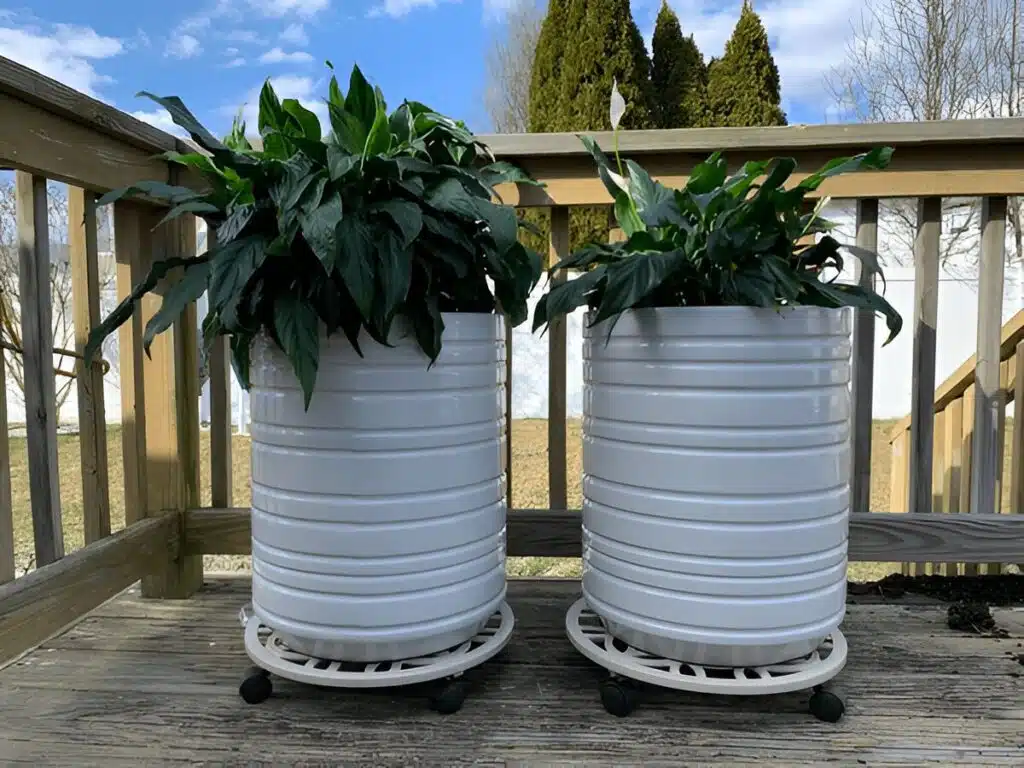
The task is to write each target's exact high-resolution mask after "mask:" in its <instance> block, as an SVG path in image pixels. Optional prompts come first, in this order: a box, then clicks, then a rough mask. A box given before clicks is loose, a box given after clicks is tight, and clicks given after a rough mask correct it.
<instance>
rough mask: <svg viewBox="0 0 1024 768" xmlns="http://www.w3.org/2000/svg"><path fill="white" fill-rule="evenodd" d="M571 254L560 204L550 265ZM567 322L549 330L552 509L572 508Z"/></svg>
mask: <svg viewBox="0 0 1024 768" xmlns="http://www.w3.org/2000/svg"><path fill="white" fill-rule="evenodd" d="M568 254H569V209H568V208H567V207H566V206H563V205H558V206H555V207H554V208H552V209H551V243H550V249H549V255H548V258H549V262H550V264H552V265H553V264H555V263H556V262H558V261H559V260H561V259H563V258H565V257H566V256H567V255H568ZM552 282H553V283H554V284H556V285H557V284H559V283H563V282H565V272H564V271H560V272H559V273H557V274H556V275H554V277H553V279H552ZM565 344H566V319H565V318H564V317H560V318H558V319H556V320H553V321H552V322H551V325H550V326H549V328H548V506H549V507H550V508H551V509H565V508H566V507H567V506H568V483H567V468H566V456H567V453H568V452H567V450H566V434H565V426H566V425H565V419H566V393H565V386H566V372H565V363H566V347H565Z"/></svg>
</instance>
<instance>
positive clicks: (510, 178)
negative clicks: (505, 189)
mask: <svg viewBox="0 0 1024 768" xmlns="http://www.w3.org/2000/svg"><path fill="white" fill-rule="evenodd" d="M480 175H481V177H482V178H483V180H484V182H485V183H487V184H489V185H490V186H492V187H493V186H496V185H497V184H529V185H530V186H533V187H544V186H547V185H546V184H544V182H542V181H537V180H536V179H535V178H533V177H532V176H531V175H530V174H528V173H527V172H526V171H524V170H523V169H522V168H519V167H518V166H515V165H513V164H512V163H508V162H505V161H504V160H501V161H499V162H496V163H491V164H490V165H488V166H486V167H484V168H482V169H481V170H480Z"/></svg>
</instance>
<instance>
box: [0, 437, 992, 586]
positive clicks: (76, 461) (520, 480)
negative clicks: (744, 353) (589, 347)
mask: <svg viewBox="0 0 1024 768" xmlns="http://www.w3.org/2000/svg"><path fill="white" fill-rule="evenodd" d="M891 426H892V422H890V421H878V422H875V428H874V435H873V444H872V455H871V466H872V477H871V507H872V509H873V510H876V511H887V510H888V507H889V464H890V462H889V440H888V433H889V429H890V428H891ZM546 430H547V422H546V421H544V420H540V419H526V420H517V421H514V422H513V423H512V475H513V498H512V501H513V505H514V506H515V507H519V508H524V507H525V508H531V507H532V508H537V507H540V508H543V507H547V506H548V494H547V484H548V471H547V431H546ZM1006 431H1007V438H1008V439H1009V435H1010V434H1012V432H1011V428H1010V426H1009V424H1008V425H1007V430H1006ZM107 440H108V449H109V466H110V497H111V520H112V527H113V528H114V530H118V529H120V528H123V527H124V476H123V470H122V467H123V464H122V456H121V430H120V428H119V427H113V428H111V429H110V431H109V432H108V435H107ZM10 442H11V464H12V466H11V480H12V488H13V502H14V527H15V532H14V535H15V547H16V553H17V565H18V567H19V569H24V568H25V567H27V566H29V565H30V564H31V562H32V552H33V546H32V517H31V511H30V507H29V497H28V489H29V482H28V470H27V455H26V441H25V439H24V438H17V437H12V438H11V439H10ZM58 443H59V455H58V463H59V467H60V492H61V504H62V514H63V520H64V540H65V548H66V550H67V551H68V552H70V551H72V550H75V549H78V548H79V547H81V546H82V487H81V475H80V466H81V457H80V453H79V450H80V449H79V442H78V438H77V436H73V435H71V436H60V437H59V438H58ZM567 445H568V456H567V457H566V460H567V462H568V473H569V505H570V507H572V508H576V509H578V508H579V507H580V505H581V503H582V501H581V491H580V474H581V472H582V456H581V448H582V436H581V428H580V422H579V421H578V420H573V421H570V422H569V426H568V440H567ZM201 447H202V494H203V504H209V503H210V482H209V477H210V441H209V433H208V432H204V433H203V436H202V443H201ZM233 451H234V453H233V459H234V461H233V475H234V504H235V505H236V506H247V505H248V504H249V501H250V492H249V439H248V438H246V437H241V436H239V435H236V436H235V437H234V441H233ZM1006 453H1007V463H1008V462H1009V450H1007V452H1006ZM1007 477H1009V475H1008V474H1007ZM1008 485H1009V483H1004V487H1003V494H1004V498H1006V497H1008V494H1009V488H1008ZM206 565H207V568H208V569H211V570H238V569H243V568H247V567H248V558H246V557H237V556H211V557H208V558H207V563H206ZM898 567H899V566H898V564H893V563H855V564H852V565H851V566H850V576H851V578H854V579H857V580H867V579H875V578H880V577H882V576H885V575H886V574H888V573H891V572H893V571H894V570H898ZM509 571H510V573H512V574H515V575H521V576H534V575H548V576H578V575H579V572H580V563H579V559H578V558H510V560H509Z"/></svg>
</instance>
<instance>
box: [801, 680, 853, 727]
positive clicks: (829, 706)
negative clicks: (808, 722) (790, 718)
mask: <svg viewBox="0 0 1024 768" xmlns="http://www.w3.org/2000/svg"><path fill="white" fill-rule="evenodd" d="M809 709H810V711H811V714H812V715H814V716H815V717H816V718H818V719H819V720H821V721H823V722H826V723H838V722H839V721H840V720H841V719H842V717H843V713H844V712H846V705H845V704H843V700H842V699H840V698H839V697H838V696H836V695H835V694H834V693H832V692H831V691H826V690H825V689H824V688H822V687H821V686H820V685H818V686H815V688H814V693H812V694H811V701H810V705H809Z"/></svg>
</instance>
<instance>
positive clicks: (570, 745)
mask: <svg viewBox="0 0 1024 768" xmlns="http://www.w3.org/2000/svg"><path fill="white" fill-rule="evenodd" d="M249 585H250V582H249V579H248V577H237V576H236V577H213V578H208V579H207V584H206V587H205V589H204V591H203V592H202V593H200V594H199V595H198V596H196V597H195V598H194V599H192V600H187V601H157V600H142V599H141V598H140V597H139V593H138V588H137V587H133V588H132V589H130V590H128V591H126V592H125V593H123V594H122V595H120V596H119V597H117V598H115V599H113V600H112V601H110V602H108V603H107V604H105V605H103V606H101V607H100V608H99V609H97V610H96V611H94V612H93V613H92V614H90V615H89V616H87V617H86V618H85V619H83V620H82V621H80V622H79V623H77V624H76V625H74V626H73V627H71V628H70V629H68V630H66V631H65V632H63V633H62V634H61V635H59V636H57V637H55V638H53V639H52V640H50V641H49V642H47V643H45V644H43V645H42V646H41V647H40V648H38V649H37V650H35V651H33V652H32V653H31V654H29V655H27V656H25V657H24V658H22V659H21V660H20V661H17V662H15V663H14V664H12V665H10V666H8V667H7V668H6V669H4V670H2V671H0V690H2V691H3V694H2V696H0V762H2V763H3V764H4V765H9V764H13V763H18V762H26V763H30V764H33V765H44V764H46V765H74V766H86V765H103V766H111V765H120V764H128V763H131V764H135V765H153V764H159V763H165V762H166V763H173V764H178V765H180V764H183V763H188V762H192V763H212V764H225V763H226V764H232V765H237V764H249V763H251V762H264V763H267V762H269V763H274V764H288V765H292V764H297V763H306V764H308V763H314V764H318V765H344V766H350V765H365V764H372V765H400V766H407V765H414V764H420V765H443V766H455V765H467V764H475V765H494V764H498V765H507V764H525V765H537V764H541V763H543V764H550V763H553V762H558V763H563V764H564V763H576V764H586V765H595V764H619V765H621V764H624V763H628V764H638V763H642V764H644V765H654V764H659V763H661V764H665V765H673V766H678V765H695V764H701V765H706V764H714V765H742V764H753V763H760V764H765V763H768V764H774V765H785V766H801V765H821V764H823V763H826V762H828V763H830V764H831V763H836V764H840V765H847V764H848V765H881V764H885V765H893V764H899V765H922V764H927V763H938V764H944V765H950V764H954V765H971V766H980V765H1007V766H1009V765H1017V766H1019V765H1022V764H1024V679H1022V673H1024V666H1022V663H1024V661H1022V659H1024V647H1022V643H1024V610H1019V609H1017V610H1015V609H997V610H994V611H993V613H994V615H995V617H996V620H997V622H998V624H999V625H1000V626H1001V627H1002V628H1003V629H1005V630H1007V631H1008V633H1009V635H1010V637H1009V638H1002V639H999V638H994V637H979V636H972V635H964V634H960V633H955V632H952V631H951V630H949V629H948V628H947V627H946V624H945V607H944V606H943V605H941V604H938V603H930V602H925V601H922V600H921V599H918V600H917V601H916V602H914V603H910V602H906V604H904V603H903V601H901V603H900V604H892V603H890V604H880V603H862V604H853V605H851V606H850V609H849V613H848V617H847V620H846V624H845V625H844V632H845V633H846V636H847V638H848V639H849V642H850V658H849V663H848V665H847V667H846V669H845V670H844V672H843V673H842V674H841V675H840V677H839V678H838V679H837V681H836V686H835V687H836V690H837V691H839V692H840V693H841V694H842V695H843V696H844V697H845V698H846V701H847V715H846V717H845V718H844V719H843V721H841V722H840V723H839V724H837V725H829V724H825V723H820V722H818V721H816V720H814V719H813V718H812V717H810V716H809V715H808V714H807V698H808V693H806V692H804V693H795V694H785V695H781V696H773V697H765V698H760V699H755V698H736V699H730V698H725V697H711V696H700V695H695V694H687V693H679V692H672V691H660V690H652V689H650V688H647V689H645V691H644V694H643V698H642V701H641V704H640V706H639V708H638V709H637V711H636V712H635V713H634V714H633V715H632V716H631V717H629V718H626V719H618V718H614V717H612V716H610V715H608V714H606V713H605V712H604V710H603V709H602V707H601V704H600V702H599V699H598V695H597V683H598V682H599V681H600V680H601V678H602V677H603V672H602V670H600V669H598V668H597V667H595V666H594V665H592V664H590V663H589V662H588V661H587V660H585V659H584V658H583V657H582V656H580V655H579V654H578V653H577V652H576V651H575V650H574V649H573V648H572V646H571V645H570V644H569V641H568V640H567V639H566V637H565V633H564V630H563V617H564V614H565V611H566V609H567V608H568V606H569V605H570V604H571V603H572V601H573V600H574V599H575V597H576V596H577V595H578V590H579V584H578V583H577V582H572V581H516V582H512V583H511V585H510V587H509V593H510V603H511V604H512V607H513V608H514V610H515V613H516V618H517V627H516V633H515V635H514V636H513V639H512V641H511V643H510V644H509V646H508V647H507V648H506V649H505V650H504V651H503V652H502V653H501V654H500V655H499V656H498V657H497V658H496V659H494V660H492V661H491V662H489V663H487V664H485V665H483V666H482V667H479V668H477V669H476V670H473V671H471V672H470V673H468V674H469V676H470V680H471V683H472V689H471V693H470V698H469V699H468V700H467V702H466V705H465V707H464V708H463V710H462V711H461V712H459V713H458V714H456V715H452V716H448V717H445V716H441V715H438V714H436V713H434V712H431V711H430V710H429V709H428V708H427V706H426V702H425V694H424V691H423V690H422V689H415V688H413V689H391V690H387V691H335V690H323V689H316V688H313V687H310V686H304V685H300V684H297V683H291V682H289V681H285V680H280V679H275V691H274V696H273V698H271V699H270V700H269V701H267V702H265V703H263V704H261V705H258V706H249V705H246V704H245V703H243V702H242V701H241V699H240V698H239V696H238V693H237V690H238V684H239V681H240V679H241V676H242V674H243V672H244V670H245V668H246V666H247V664H248V660H247V658H246V656H245V652H244V650H243V644H242V632H241V629H240V627H239V624H238V619H237V615H238V609H239V607H240V606H241V605H242V604H243V603H245V602H247V601H248V598H249ZM907 600H908V601H909V598H907Z"/></svg>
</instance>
